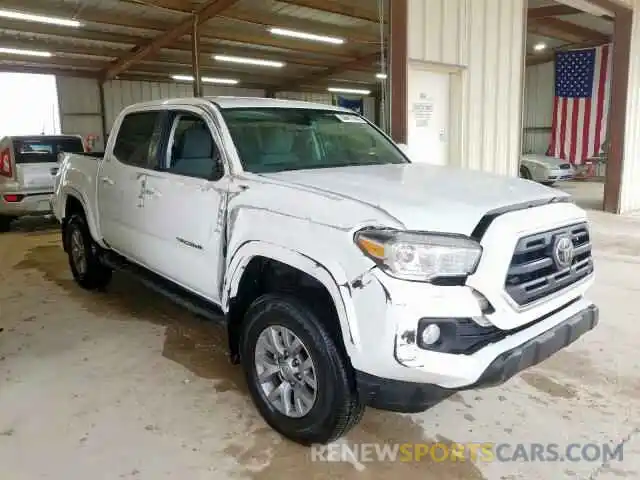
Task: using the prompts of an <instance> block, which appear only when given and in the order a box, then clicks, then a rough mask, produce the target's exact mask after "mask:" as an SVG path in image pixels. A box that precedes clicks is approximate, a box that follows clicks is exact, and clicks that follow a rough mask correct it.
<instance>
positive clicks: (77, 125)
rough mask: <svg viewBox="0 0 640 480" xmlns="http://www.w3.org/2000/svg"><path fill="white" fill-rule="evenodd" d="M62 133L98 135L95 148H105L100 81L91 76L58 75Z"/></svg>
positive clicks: (57, 85)
mask: <svg viewBox="0 0 640 480" xmlns="http://www.w3.org/2000/svg"><path fill="white" fill-rule="evenodd" d="M56 88H57V89H58V105H59V108H60V129H61V131H62V133H65V134H74V135H82V136H83V137H86V136H87V135H96V136H97V137H98V138H97V140H96V143H95V147H94V148H95V149H96V150H101V149H103V148H104V139H103V138H102V114H101V110H100V90H99V88H98V82H97V81H96V80H94V79H91V78H72V77H56Z"/></svg>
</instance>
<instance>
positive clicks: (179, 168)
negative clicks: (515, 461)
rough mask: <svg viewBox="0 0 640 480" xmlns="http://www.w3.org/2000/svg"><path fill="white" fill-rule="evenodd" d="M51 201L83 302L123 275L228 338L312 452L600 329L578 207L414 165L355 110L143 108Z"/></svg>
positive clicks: (263, 396) (261, 397) (214, 101)
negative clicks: (386, 413)
mask: <svg viewBox="0 0 640 480" xmlns="http://www.w3.org/2000/svg"><path fill="white" fill-rule="evenodd" d="M424 155H425V156H428V155H429V152H428V151H425V152H424ZM52 203H53V207H54V212H55V215H56V218H58V220H60V222H61V229H62V240H63V243H62V246H63V248H64V250H65V251H66V252H67V255H68V257H69V266H70V269H71V272H72V274H73V276H74V278H75V280H76V282H77V283H78V284H79V285H81V286H82V287H83V288H85V289H90V290H101V289H104V288H105V287H106V286H107V285H108V283H109V282H110V281H111V276H112V272H113V270H118V271H120V272H123V273H128V274H130V275H133V276H134V277H136V278H137V279H139V280H140V281H141V282H143V283H144V284H146V285H147V286H148V287H150V288H152V289H154V290H156V291H158V292H160V293H162V294H164V295H166V296H167V297H169V298H171V299H172V300H174V301H175V302H177V303H179V304H181V305H183V306H184V307H186V308H188V309H190V310H192V311H193V312H196V313H197V314H198V315H200V316H203V317H206V318H210V319H211V320H214V321H218V322H221V323H223V325H224V326H225V327H226V329H227V332H228V339H229V351H230V357H231V359H232V360H233V361H234V362H236V363H240V364H241V365H242V367H243V370H244V372H245V378H246V381H247V384H248V387H249V392H250V394H251V397H252V398H253V401H254V402H255V404H256V406H257V408H258V410H259V411H260V413H261V414H262V415H263V417H264V418H265V420H266V422H267V423H268V424H269V425H271V426H272V427H273V428H274V429H276V430H277V431H278V432H280V433H282V434H283V435H285V436H286V437H288V438H291V439H293V440H295V441H297V442H300V443H302V444H311V443H326V442H330V441H332V440H334V439H336V438H338V437H340V436H341V435H343V434H344V433H346V432H347V431H348V430H349V429H350V428H351V427H353V426H354V425H355V424H357V423H358V421H359V420H360V418H361V416H362V412H363V408H364V407H365V405H368V406H372V407H375V408H380V409H386V410H392V411H397V412H405V413H410V412H420V411H423V410H426V409H428V408H429V407H431V406H433V405H435V404H436V403H438V402H439V401H440V400H442V399H444V398H447V397H448V396H450V395H452V394H453V393H455V392H457V391H459V390H468V389H476V388H484V387H490V386H492V385H496V384H500V383H503V382H505V381H507V380H508V379H509V378H510V377H512V376H513V375H515V374H516V373H518V372H519V371H521V370H523V369H526V368H528V367H530V366H532V365H535V364H537V363H539V362H541V361H542V360H544V359H545V358H547V357H549V356H550V355H552V354H554V353H555V352H557V351H558V350H560V349H562V348H564V347H566V346H567V345H569V344H571V343H573V342H575V341H576V340H577V339H578V338H579V337H580V336H581V335H583V334H585V333H586V332H588V331H589V330H591V329H592V328H594V327H595V326H596V324H597V322H598V309H597V307H596V306H595V305H594V304H593V303H592V302H591V301H589V300H588V299H587V298H586V297H585V294H586V292H587V289H588V288H589V286H590V285H591V284H592V283H593V278H594V273H593V261H592V256H591V237H590V233H589V225H588V221H587V216H586V213H585V212H584V211H583V210H582V209H580V208H579V207H577V206H576V205H574V204H572V203H571V202H570V201H569V195H567V194H566V193H564V192H561V191H559V190H555V189H552V188H546V187H544V186H542V185H538V184H536V183H533V182H527V181H524V180H520V179H518V178H508V177H501V176H497V175H489V174H483V173H480V172H473V171H470V170H456V169H453V168H445V167H436V166H431V165H425V164H421V163H415V164H412V163H411V161H410V160H409V159H408V158H407V157H406V156H405V155H404V154H403V153H402V151H401V150H400V149H399V147H398V146H397V145H396V144H394V143H393V142H392V141H391V140H390V139H389V138H388V137H387V136H386V135H385V134H384V133H382V132H381V131H380V130H379V129H378V128H376V127H375V126H374V125H372V124H371V123H369V122H368V121H367V120H366V119H364V118H363V117H362V116H360V115H357V114H355V113H354V112H352V111H349V110H346V109H344V108H338V107H333V106H329V105H316V104H309V103H304V102H292V101H282V100H273V99H266V98H233V97H217V98H185V99H175V100H158V101H153V102H148V103H144V104H137V105H132V106H129V107H127V108H125V109H124V110H123V111H122V112H121V113H120V115H119V116H118V118H117V119H116V121H115V122H114V126H113V130H112V133H111V135H110V137H109V141H108V142H107V146H106V151H105V153H104V156H96V155H92V156H89V155H73V154H71V155H65V158H64V160H63V161H62V162H61V165H60V171H59V173H58V176H57V177H56V192H55V194H54V196H53V199H52ZM456 421H459V419H458V420H456ZM532 421H535V419H534V420H532Z"/></svg>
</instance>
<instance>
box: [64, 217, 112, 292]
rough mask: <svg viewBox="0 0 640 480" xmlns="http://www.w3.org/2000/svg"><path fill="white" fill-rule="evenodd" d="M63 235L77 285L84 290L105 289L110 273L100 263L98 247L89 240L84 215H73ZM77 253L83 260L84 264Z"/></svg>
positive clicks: (91, 239)
mask: <svg viewBox="0 0 640 480" xmlns="http://www.w3.org/2000/svg"><path fill="white" fill-rule="evenodd" d="M64 235H65V245H67V254H68V257H69V267H70V268H71V273H72V274H73V278H74V279H75V281H76V282H77V283H78V285H80V286H81V287H82V288H84V289H86V290H98V289H103V288H105V287H106V286H107V285H108V284H109V282H110V281H111V275H112V271H111V269H110V268H108V267H106V266H105V265H103V264H102V263H100V260H99V259H98V255H97V253H98V246H97V245H96V243H95V242H94V240H93V238H91V233H90V232H89V228H88V227H87V220H86V219H85V217H84V215H82V214H78V213H75V214H73V215H72V216H71V218H70V219H69V220H68V222H67V224H66V226H65V229H64ZM78 253H79V254H81V256H82V258H84V263H82V262H81V261H80V258H81V257H80V256H78Z"/></svg>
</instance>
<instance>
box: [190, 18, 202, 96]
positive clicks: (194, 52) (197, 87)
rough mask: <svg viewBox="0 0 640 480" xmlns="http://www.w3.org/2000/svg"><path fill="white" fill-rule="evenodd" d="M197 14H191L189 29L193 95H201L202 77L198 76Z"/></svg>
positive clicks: (198, 42) (198, 40) (198, 38)
mask: <svg viewBox="0 0 640 480" xmlns="http://www.w3.org/2000/svg"><path fill="white" fill-rule="evenodd" d="M198 23H199V21H198V15H194V16H193V28H192V29H191V66H192V67H193V96H194V97H201V96H202V77H201V76H200V28H199V25H198Z"/></svg>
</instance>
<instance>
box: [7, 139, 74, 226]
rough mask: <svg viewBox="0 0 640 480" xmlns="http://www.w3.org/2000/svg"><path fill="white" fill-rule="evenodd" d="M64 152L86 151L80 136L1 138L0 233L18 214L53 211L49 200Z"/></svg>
mask: <svg viewBox="0 0 640 480" xmlns="http://www.w3.org/2000/svg"><path fill="white" fill-rule="evenodd" d="M61 153H84V144H83V143H82V137H80V136H79V135H28V136H6V137H2V138H0V232H7V231H9V228H10V225H11V222H12V221H13V220H15V219H16V218H19V217H24V216H30V215H47V214H49V213H51V204H50V199H51V195H52V194H53V183H54V179H55V175H56V173H57V172H58V156H59V155H60V154H61Z"/></svg>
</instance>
